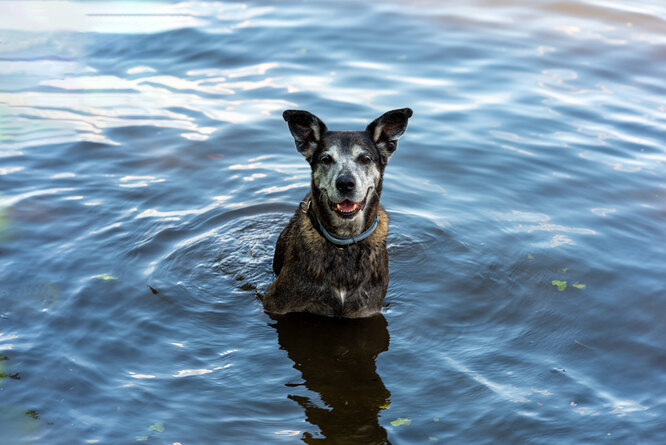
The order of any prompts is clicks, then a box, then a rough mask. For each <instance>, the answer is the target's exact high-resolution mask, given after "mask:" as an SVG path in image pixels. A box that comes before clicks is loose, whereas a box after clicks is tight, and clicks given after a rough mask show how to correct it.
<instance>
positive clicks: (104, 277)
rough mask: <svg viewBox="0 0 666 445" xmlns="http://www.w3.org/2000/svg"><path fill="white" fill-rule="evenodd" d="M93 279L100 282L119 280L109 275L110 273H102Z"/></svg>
mask: <svg viewBox="0 0 666 445" xmlns="http://www.w3.org/2000/svg"><path fill="white" fill-rule="evenodd" d="M93 278H97V279H98V280H117V279H118V278H116V277H113V276H111V275H109V274H108V273H102V274H99V275H95V276H94V277H93Z"/></svg>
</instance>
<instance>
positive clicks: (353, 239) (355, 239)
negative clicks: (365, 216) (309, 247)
mask: <svg viewBox="0 0 666 445" xmlns="http://www.w3.org/2000/svg"><path fill="white" fill-rule="evenodd" d="M310 204H312V201H308V202H305V201H301V203H300V205H299V206H300V208H301V212H303V213H305V214H306V215H308V217H310V222H311V223H312V226H313V227H314V228H315V230H316V231H317V232H319V233H320V234H321V236H323V237H324V238H326V240H327V241H328V242H330V243H331V244H334V245H336V246H338V247H347V246H351V245H352V244H356V243H360V242H361V241H363V240H364V239H366V238H367V237H369V236H370V235H372V233H373V232H374V231H375V229H376V228H377V224H379V216H376V217H375V220H374V221H373V222H372V225H371V226H370V227H369V228H368V230H366V231H364V232H363V233H361V234H360V235H356V236H350V237H349V238H340V237H338V236H335V235H333V234H331V233H329V232H328V230H326V229H325V228H324V225H323V224H322V223H321V221H319V218H317V214H316V213H315V212H314V210H312V207H311V205H310Z"/></svg>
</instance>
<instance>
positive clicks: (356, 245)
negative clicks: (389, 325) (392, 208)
mask: <svg viewBox="0 0 666 445" xmlns="http://www.w3.org/2000/svg"><path fill="white" fill-rule="evenodd" d="M282 116H283V117H284V120H285V121H287V123H288V124H289V130H290V131H291V134H292V136H293V137H294V141H295V142H296V149H297V150H298V151H299V152H300V153H301V154H302V155H303V156H304V157H305V159H306V160H307V161H308V163H309V164H310V167H311V169H312V180H311V186H310V192H309V193H308V194H307V195H306V196H305V199H304V200H303V202H301V205H300V207H299V209H298V210H296V213H295V214H294V216H293V217H292V218H291V220H290V221H289V223H288V224H287V226H286V227H285V228H284V230H283V231H282V233H281V234H280V236H279V237H278V240H277V245H276V246H275V256H274V258H273V271H274V272H275V274H276V275H277V278H276V279H275V281H273V283H271V284H270V285H269V286H268V288H267V289H266V293H265V295H264V297H263V304H264V309H265V310H266V311H267V312H271V313H287V312H310V313H314V314H320V315H328V316H341V317H367V316H370V315H372V314H375V313H378V312H380V311H381V308H382V302H383V300H384V296H385V295H386V289H387V287H388V280H389V276H388V253H387V251H386V234H387V233H388V216H387V214H386V212H385V211H384V208H383V207H382V206H381V204H380V203H379V197H380V196H381V193H382V180H383V176H384V169H385V168H386V164H387V162H388V160H389V158H390V157H391V155H392V154H393V153H394V152H395V150H396V148H397V146H398V145H397V144H398V138H400V136H402V134H403V133H404V132H405V129H406V128H407V120H408V119H409V118H410V117H411V116H412V110H411V109H409V108H402V109H399V110H393V111H389V112H387V113H385V114H383V115H382V116H380V117H379V118H377V119H375V120H374V121H373V122H372V123H370V124H369V125H368V126H367V128H366V129H365V131H329V130H328V129H327V127H326V125H325V124H324V123H323V122H322V121H321V120H320V119H319V118H318V117H317V116H315V115H313V114H311V113H309V112H307V111H302V110H287V111H285V112H284V113H283V115H282Z"/></svg>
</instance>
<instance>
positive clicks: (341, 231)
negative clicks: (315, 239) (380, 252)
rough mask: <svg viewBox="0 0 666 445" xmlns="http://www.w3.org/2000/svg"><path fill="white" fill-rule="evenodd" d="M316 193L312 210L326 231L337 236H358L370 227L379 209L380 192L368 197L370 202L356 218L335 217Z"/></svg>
mask: <svg viewBox="0 0 666 445" xmlns="http://www.w3.org/2000/svg"><path fill="white" fill-rule="evenodd" d="M318 198H319V197H318V196H316V193H311V198H310V199H312V204H311V207H312V210H313V211H314V213H315V215H316V217H317V219H318V220H319V222H320V223H321V225H323V226H324V228H325V229H326V231H328V232H329V233H330V234H331V235H333V236H335V237H337V238H351V237H357V236H359V235H361V234H362V233H364V232H365V231H367V230H368V229H370V227H371V226H372V225H373V223H374V222H375V220H376V219H377V214H378V211H379V194H377V195H376V196H374V197H372V198H371V199H370V198H369V199H368V203H367V205H366V207H365V209H363V210H362V212H361V214H360V215H358V216H357V217H356V218H353V219H350V220H345V219H342V218H338V217H335V216H334V215H332V214H331V212H330V211H327V209H326V208H324V206H323V205H322V204H321V202H320V200H319V199H318Z"/></svg>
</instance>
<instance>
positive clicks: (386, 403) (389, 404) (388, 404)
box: [379, 402, 391, 409]
mask: <svg viewBox="0 0 666 445" xmlns="http://www.w3.org/2000/svg"><path fill="white" fill-rule="evenodd" d="M390 407H391V402H385V403H382V404H381V405H379V409H389V408H390Z"/></svg>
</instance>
